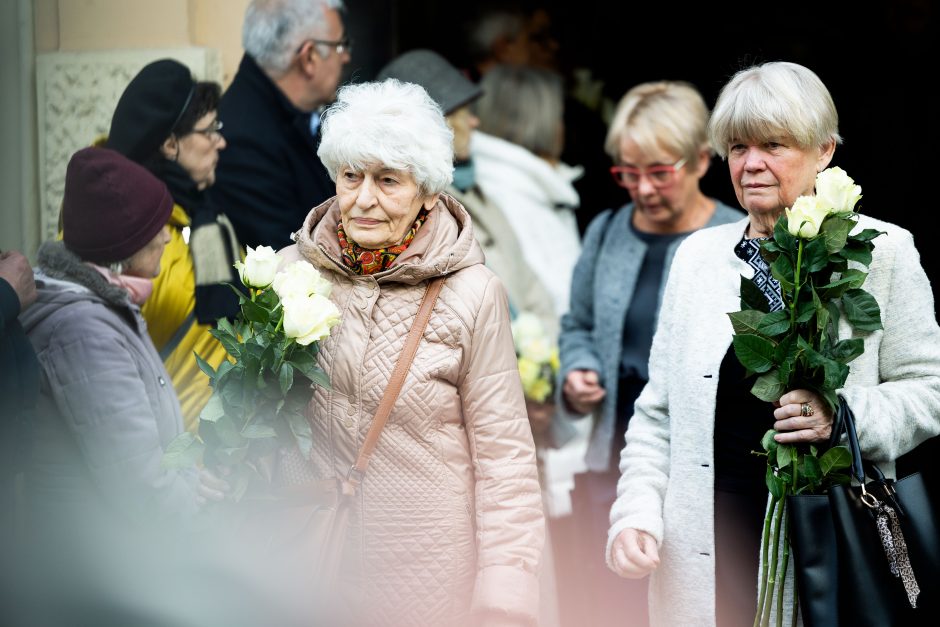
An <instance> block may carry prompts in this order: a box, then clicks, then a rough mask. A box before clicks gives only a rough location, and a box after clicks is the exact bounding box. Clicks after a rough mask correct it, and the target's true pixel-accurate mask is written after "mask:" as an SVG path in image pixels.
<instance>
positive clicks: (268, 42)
mask: <svg viewBox="0 0 940 627" xmlns="http://www.w3.org/2000/svg"><path fill="white" fill-rule="evenodd" d="M342 8H343V0H252V2H251V3H250V4H249V5H248V9H247V10H246V11H245V22H244V24H243V25H242V47H243V48H244V49H245V52H247V53H248V54H250V55H251V58H253V59H254V60H255V62H257V63H258V65H259V66H261V68H262V69H263V70H265V71H266V72H268V73H270V74H273V75H274V76H281V75H283V74H284V73H285V72H287V70H288V68H290V62H291V59H293V58H294V54H295V53H296V51H297V48H298V47H299V46H300V45H301V44H302V43H303V42H304V40H305V39H309V38H310V37H312V36H315V35H319V36H325V35H326V10H327V9H336V10H337V11H339V10H341V9H342Z"/></svg>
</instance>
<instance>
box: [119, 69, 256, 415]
mask: <svg viewBox="0 0 940 627" xmlns="http://www.w3.org/2000/svg"><path fill="white" fill-rule="evenodd" d="M220 96H221V87H220V86H219V85H218V84H216V83H212V82H197V81H194V80H193V78H192V74H191V73H190V71H189V69H188V68H187V67H186V66H184V65H182V64H181V63H179V62H177V61H174V60H171V59H161V60H159V61H155V62H153V63H150V64H148V65H146V66H145V67H144V68H143V69H142V70H141V71H140V72H139V73H138V74H137V75H136V76H135V77H134V78H133V79H132V80H131V82H130V83H129V84H128V86H127V88H126V89H125V90H124V93H123V94H122V95H121V97H120V99H119V101H118V104H117V107H116V108H115V111H114V116H113V117H112V119H111V128H110V130H109V132H108V137H107V139H106V140H104V145H105V146H106V147H108V148H111V149H113V150H116V151H118V152H120V153H122V154H124V155H125V156H127V157H128V158H130V159H132V160H134V161H136V162H138V163H140V164H141V165H143V166H144V167H146V168H147V169H149V170H150V171H151V172H152V173H153V174H155V175H156V176H157V178H159V179H160V180H162V181H163V182H164V183H166V185H167V188H168V189H169V190H170V193H171V195H172V196H173V201H174V207H173V212H172V214H171V215H170V219H169V222H168V226H169V227H170V242H169V244H167V246H166V250H165V251H164V253H163V263H162V266H161V270H160V274H159V275H158V276H157V278H156V279H155V280H154V286H153V293H152V294H151V296H150V298H149V299H148V300H147V302H146V303H145V304H144V306H143V307H142V308H141V312H142V314H143V316H144V319H145V320H146V321H147V326H148V330H149V333H150V337H151V339H152V340H153V343H154V346H156V348H157V350H158V351H159V353H160V357H161V358H162V359H163V362H164V365H165V366H166V369H167V372H168V373H169V374H170V378H171V379H172V381H173V387H174V388H175V389H176V393H177V396H178V397H179V401H180V406H181V407H182V410H183V418H184V423H185V425H186V428H187V429H188V430H195V428H196V425H197V424H198V417H199V413H200V412H201V411H202V408H203V407H204V406H205V404H206V403H207V402H208V400H209V397H210V396H211V395H212V388H210V387H209V379H208V377H206V375H205V374H204V373H203V372H202V371H201V370H200V369H199V366H198V365H197V363H196V358H195V357H194V355H193V354H194V353H196V354H198V355H199V356H201V357H202V358H204V359H205V360H206V361H207V362H208V363H209V364H210V365H212V366H213V367H218V366H219V364H221V363H222V360H223V359H225V358H226V352H225V349H224V348H223V347H222V345H221V344H219V342H218V341H217V340H216V339H215V338H214V337H212V336H211V335H210V334H209V330H210V329H211V328H212V326H213V325H214V323H215V322H216V320H218V319H219V318H221V317H233V316H234V315H235V313H236V312H237V310H238V299H237V297H236V296H235V294H234V293H233V292H232V291H231V289H229V288H228V287H227V286H225V285H224V283H225V282H229V283H232V284H233V285H240V282H239V281H238V276H237V274H236V273H235V272H234V270H233V268H232V264H233V263H234V262H235V261H238V259H239V256H240V254H241V251H240V247H239V245H238V242H237V240H236V239H235V235H234V231H233V230H232V228H231V225H230V224H229V223H228V220H227V218H226V217H225V215H224V214H223V213H221V212H219V211H217V210H216V209H215V208H213V207H212V206H210V204H209V202H208V198H207V196H206V195H205V193H204V192H205V190H206V189H207V188H208V187H209V186H211V185H212V184H213V183H214V182H215V166H216V164H217V163H218V160H219V151H220V150H224V149H225V138H224V137H223V136H222V133H221V131H222V121H221V120H219V119H218V111H217V110H218V103H219V98H220Z"/></svg>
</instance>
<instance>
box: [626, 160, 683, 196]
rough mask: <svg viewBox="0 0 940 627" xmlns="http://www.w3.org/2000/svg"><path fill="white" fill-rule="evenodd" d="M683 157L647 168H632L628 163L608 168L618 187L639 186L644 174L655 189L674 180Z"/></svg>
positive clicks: (632, 187)
mask: <svg viewBox="0 0 940 627" xmlns="http://www.w3.org/2000/svg"><path fill="white" fill-rule="evenodd" d="M685 161H686V159H685V157H683V158H681V159H679V160H678V161H676V162H675V163H673V164H672V165H654V166H650V167H648V168H634V167H633V166H629V165H615V166H613V167H611V168H610V174H611V176H613V177H614V182H615V183H617V185H619V186H620V187H625V188H627V189H629V190H631V191H633V190H635V189H636V188H638V187H639V186H640V179H641V178H643V176H644V175H646V178H647V179H649V182H650V183H651V184H652V185H653V187H655V188H656V189H662V188H663V187H669V186H670V185H672V184H673V183H675V182H676V173H677V172H678V171H679V170H680V169H681V168H682V166H684V165H685Z"/></svg>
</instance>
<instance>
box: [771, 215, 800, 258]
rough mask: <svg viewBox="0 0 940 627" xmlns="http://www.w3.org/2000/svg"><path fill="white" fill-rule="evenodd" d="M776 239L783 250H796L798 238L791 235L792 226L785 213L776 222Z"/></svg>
mask: <svg viewBox="0 0 940 627" xmlns="http://www.w3.org/2000/svg"><path fill="white" fill-rule="evenodd" d="M773 239H774V241H775V242H777V246H779V247H780V249H781V250H783V251H790V250H796V238H795V237H793V236H792V235H790V226H789V224H788V222H787V216H786V215H783V216H780V218H779V219H778V220H777V223H776V224H774V237H773Z"/></svg>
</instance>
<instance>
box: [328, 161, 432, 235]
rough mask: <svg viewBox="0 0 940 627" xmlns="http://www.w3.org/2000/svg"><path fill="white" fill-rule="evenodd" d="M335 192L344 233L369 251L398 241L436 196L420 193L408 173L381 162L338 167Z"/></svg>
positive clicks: (428, 207) (430, 205) (429, 206)
mask: <svg viewBox="0 0 940 627" xmlns="http://www.w3.org/2000/svg"><path fill="white" fill-rule="evenodd" d="M336 195H337V200H338V201H339V208H340V213H341V216H342V222H343V229H344V230H345V231H346V235H347V236H348V237H349V238H350V239H352V240H353V241H354V242H356V243H357V244H359V245H360V246H362V247H363V248H368V249H371V250H374V249H377V248H386V247H388V246H396V245H398V244H400V243H401V241H402V240H403V239H405V235H406V234H407V233H408V231H409V229H410V228H411V225H412V224H414V221H415V218H417V217H418V212H419V211H420V210H421V207H425V208H427V209H430V208H431V207H433V206H434V204H435V203H436V202H437V198H438V195H434V196H426V195H424V194H421V192H420V190H419V189H418V185H417V183H415V180H414V177H413V176H412V175H411V173H410V172H407V171H404V170H395V169H392V168H387V167H385V166H383V165H376V166H371V167H369V168H366V169H364V170H358V169H356V168H353V167H351V166H344V167H342V168H340V170H339V173H338V174H337V176H336Z"/></svg>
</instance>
